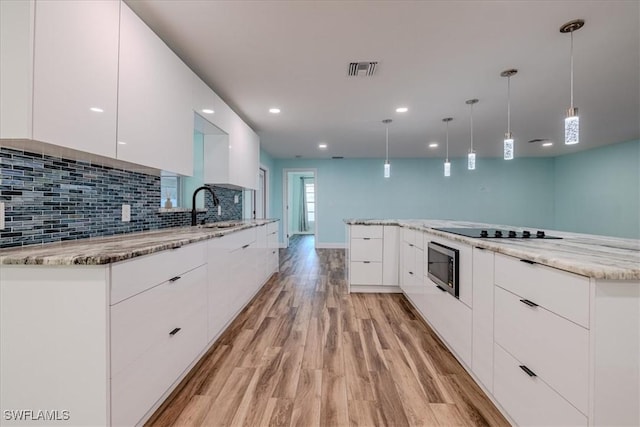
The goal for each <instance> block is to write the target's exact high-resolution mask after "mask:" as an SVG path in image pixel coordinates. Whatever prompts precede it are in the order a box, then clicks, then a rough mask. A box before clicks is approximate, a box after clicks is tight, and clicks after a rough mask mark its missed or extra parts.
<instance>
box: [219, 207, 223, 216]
mask: <svg viewBox="0 0 640 427" xmlns="http://www.w3.org/2000/svg"><path fill="white" fill-rule="evenodd" d="M220 215H222V206H220V205H218V216H220Z"/></svg>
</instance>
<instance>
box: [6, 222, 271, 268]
mask: <svg viewBox="0 0 640 427" xmlns="http://www.w3.org/2000/svg"><path fill="white" fill-rule="evenodd" d="M276 221H278V220H277V219H258V220H244V221H221V222H219V223H214V224H218V225H223V226H227V225H232V224H230V223H233V226H232V227H228V228H205V227H175V228H166V229H162V230H154V231H143V232H139V233H127V234H118V235H116V236H109V237H97V238H91V239H82V240H74V241H68V242H61V243H47V244H44V245H33V246H24V247H22V248H12V249H4V250H0V265H1V264H13V265H16V264H22V265H102V264H110V263H113V262H117V261H123V260H126V259H130V258H135V257H138V256H142V255H147V254H151V253H154V252H160V251H164V250H167V249H175V248H179V247H180V246H183V245H187V244H189V243H195V242H199V241H203V240H207V239H213V238H216V237H221V236H224V235H226V234H230V233H234V232H236V231H240V230H245V229H247V228H251V227H258V226H260V225H265V224H268V223H270V222H276Z"/></svg>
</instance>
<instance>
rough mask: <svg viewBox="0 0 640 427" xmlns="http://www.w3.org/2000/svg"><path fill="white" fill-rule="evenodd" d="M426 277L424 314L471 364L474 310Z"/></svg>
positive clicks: (462, 357) (461, 356) (464, 360)
mask: <svg viewBox="0 0 640 427" xmlns="http://www.w3.org/2000/svg"><path fill="white" fill-rule="evenodd" d="M423 277H424V284H425V290H424V297H423V299H424V311H423V314H424V316H425V318H426V320H427V322H429V324H431V326H432V327H433V328H434V329H435V330H436V331H437V332H438V333H439V334H440V336H441V337H442V338H443V339H444V340H445V341H446V342H447V344H448V345H449V347H451V349H453V351H455V352H456V354H457V355H458V357H459V358H460V359H462V361H463V362H464V363H466V365H467V366H471V329H472V325H471V322H472V312H471V309H470V308H469V307H467V306H466V305H465V304H464V303H463V302H462V301H460V300H459V299H457V298H455V297H453V296H452V295H451V294H449V293H448V292H444V291H441V290H440V289H438V287H437V286H436V284H435V283H434V282H433V281H432V280H431V279H429V278H428V277H426V276H423Z"/></svg>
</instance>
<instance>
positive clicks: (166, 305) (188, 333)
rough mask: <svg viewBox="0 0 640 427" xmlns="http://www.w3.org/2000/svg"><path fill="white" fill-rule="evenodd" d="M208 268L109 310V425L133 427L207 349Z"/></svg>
mask: <svg viewBox="0 0 640 427" xmlns="http://www.w3.org/2000/svg"><path fill="white" fill-rule="evenodd" d="M206 279H207V267H206V266H205V265H203V266H200V267H198V268H196V269H195V270H192V271H190V272H187V273H185V274H184V275H182V277H181V278H180V279H179V280H176V281H168V282H165V283H163V284H161V285H158V286H156V287H154V288H152V289H149V290H148V291H146V292H143V293H141V294H139V295H136V296H134V297H132V298H130V299H127V300H125V301H122V302H121V303H119V304H116V305H115V306H113V307H112V308H111V349H112V356H111V375H112V377H111V422H112V425H114V426H129V425H135V424H136V423H137V422H138V421H140V420H141V419H142V418H143V417H144V415H145V414H146V413H147V411H148V410H149V409H150V408H151V407H153V406H154V404H155V403H156V402H157V401H158V400H159V399H160V398H161V397H162V396H163V395H164V393H165V392H166V391H167V390H168V389H169V388H170V387H171V385H172V384H173V383H174V382H175V381H176V380H177V379H178V378H179V377H180V375H181V374H182V373H183V372H184V370H185V369H186V368H187V367H188V366H189V365H190V364H191V363H192V362H193V361H194V360H195V359H196V357H197V356H198V355H199V354H200V353H201V352H202V350H203V349H204V348H205V346H206V345H207V342H208V340H207V298H206V294H207V285H206Z"/></svg>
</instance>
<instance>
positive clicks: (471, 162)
mask: <svg viewBox="0 0 640 427" xmlns="http://www.w3.org/2000/svg"><path fill="white" fill-rule="evenodd" d="M477 103H478V100H477V99H469V100H468V101H467V102H466V104H467V105H468V106H469V118H470V120H469V124H470V125H469V126H470V128H471V145H470V146H469V154H468V156H467V169H469V170H470V171H472V170H474V169H475V168H476V152H475V151H473V105H474V104H477Z"/></svg>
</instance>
